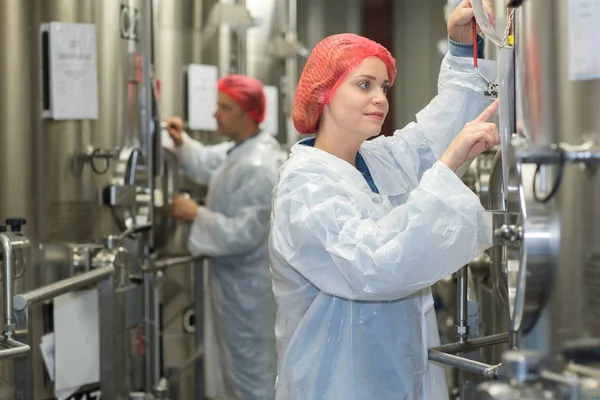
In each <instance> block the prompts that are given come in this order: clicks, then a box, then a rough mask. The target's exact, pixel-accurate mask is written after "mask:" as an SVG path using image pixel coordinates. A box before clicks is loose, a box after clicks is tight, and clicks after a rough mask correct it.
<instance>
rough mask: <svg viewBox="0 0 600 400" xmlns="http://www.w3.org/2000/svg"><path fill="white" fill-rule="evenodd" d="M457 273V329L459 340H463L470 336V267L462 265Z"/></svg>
mask: <svg viewBox="0 0 600 400" xmlns="http://www.w3.org/2000/svg"><path fill="white" fill-rule="evenodd" d="M456 275H457V278H456V279H457V287H456V295H457V302H456V303H457V307H456V329H457V334H458V340H459V341H460V342H463V341H464V340H466V339H467V338H468V337H469V325H468V322H467V289H468V281H469V268H468V267H467V266H464V267H462V268H461V269H459V270H458V272H457V273H456Z"/></svg>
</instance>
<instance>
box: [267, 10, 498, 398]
mask: <svg viewBox="0 0 600 400" xmlns="http://www.w3.org/2000/svg"><path fill="white" fill-rule="evenodd" d="M472 17H473V13H472V10H471V8H470V3H469V2H466V1H465V2H463V3H461V5H460V6H459V8H458V9H457V10H455V12H454V14H453V15H452V17H451V18H450V20H449V23H448V32H449V38H450V54H448V55H446V57H445V58H444V60H443V63H442V66H441V71H440V75H439V85H438V88H439V94H438V95H437V97H435V98H434V99H433V100H432V102H431V103H430V104H429V105H428V106H427V107H425V109H423V110H422V111H421V112H420V113H419V114H418V115H417V122H415V123H411V124H409V125H408V126H407V127H405V128H404V129H402V130H399V131H397V132H395V134H394V135H393V136H391V137H379V138H377V139H375V140H372V141H366V139H368V138H370V137H373V136H377V135H378V134H379V133H380V130H381V126H382V123H383V120H384V118H385V116H386V114H387V112H388V102H387V99H386V92H387V89H388V88H389V87H390V86H391V85H392V83H393V81H394V77H395V73H396V68H395V61H394V59H393V58H392V56H391V55H390V53H389V52H388V51H387V50H386V49H385V48H383V47H382V46H381V45H379V44H377V43H375V42H372V41H371V40H369V39H366V38H363V37H360V36H356V35H352V34H342V35H335V36H331V37H328V38H326V39H324V40H323V41H322V42H321V43H320V44H318V45H317V47H316V48H315V49H314V50H313V52H312V54H311V56H310V58H309V60H308V61H307V64H306V67H305V68H304V71H303V73H302V76H301V78H300V81H299V83H298V87H297V90H296V98H295V103H294V110H293V120H294V124H295V126H296V129H297V130H298V131H299V132H300V133H306V134H309V133H316V138H311V139H307V140H305V141H301V142H300V143H298V144H296V145H295V146H294V147H293V149H292V154H291V156H290V159H289V160H288V161H287V162H286V164H285V165H284V166H283V167H282V170H281V172H280V178H279V183H278V186H277V188H276V191H275V194H274V201H273V213H272V218H271V236H270V251H271V271H272V274H273V289H274V293H275V298H276V300H277V303H278V316H277V323H276V330H275V331H276V336H277V346H278V353H279V362H278V382H277V386H276V399H278V400H283V399H285V400H334V399H335V400H369V399H377V400H392V399H393V400H396V399H409V400H413V399H422V400H443V399H447V398H448V392H447V388H446V384H445V379H444V373H443V370H442V369H441V368H440V367H439V366H436V365H434V364H431V363H429V362H428V359H427V347H428V346H435V345H437V344H439V336H438V330H437V326H436V320H435V311H434V308H433V299H432V296H431V292H430V289H429V287H430V286H431V285H433V284H434V283H435V282H436V281H438V280H440V279H442V278H444V277H446V276H448V275H450V274H451V273H453V272H455V271H456V270H458V269H459V268H460V267H461V266H463V265H465V264H466V263H468V262H469V261H470V260H471V259H473V258H474V257H475V256H476V255H477V254H478V253H479V252H480V251H481V250H482V249H480V248H479V247H478V245H477V238H476V231H477V214H478V212H479V211H480V210H482V209H483V208H482V207H481V205H480V202H479V199H478V198H477V196H475V194H473V193H472V192H471V191H470V190H469V189H468V188H467V187H466V186H465V185H464V184H463V183H462V182H461V180H460V179H459V177H458V176H457V175H456V173H455V171H456V170H457V168H458V167H459V166H460V165H462V164H463V163H465V162H468V161H469V160H472V159H473V158H474V157H475V156H477V155H478V154H480V153H481V152H483V151H484V150H486V149H489V148H490V147H492V146H494V145H496V144H497V143H499V140H500V139H499V134H498V130H497V127H496V126H495V125H494V124H491V123H487V122H486V121H487V120H488V118H489V117H491V115H492V114H493V113H494V111H495V109H496V107H497V103H494V104H492V105H489V100H488V99H486V97H485V96H484V94H483V87H484V84H485V81H484V80H483V79H482V78H481V77H479V76H478V75H477V74H476V72H475V71H474V68H473V58H472V51H473V48H472V43H471V42H472V39H470V38H472V31H471V20H472ZM409 40H410V39H409ZM480 47H481V46H480ZM479 67H480V69H482V73H484V74H486V75H487V74H489V75H490V77H491V76H493V72H491V71H489V70H488V71H487V73H486V71H485V70H486V69H488V68H490V67H493V65H490V63H489V62H486V61H484V60H481V61H479ZM486 105H489V106H488V108H487V109H486Z"/></svg>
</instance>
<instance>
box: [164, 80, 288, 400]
mask: <svg viewBox="0 0 600 400" xmlns="http://www.w3.org/2000/svg"><path fill="white" fill-rule="evenodd" d="M264 117H265V95H264V92H263V86H262V84H261V83H260V82H259V81H257V80H256V79H253V78H250V77H247V76H243V75H229V76H227V77H225V78H223V79H221V80H220V81H219V83H218V104H217V111H216V112H215V118H216V120H217V126H218V132H219V134H220V135H223V136H225V137H227V138H228V139H230V141H229V142H227V143H224V144H220V145H216V146H203V145H202V144H201V143H199V142H197V141H194V140H192V139H191V138H190V137H189V136H187V135H185V134H184V133H183V123H182V121H181V119H179V118H171V119H169V120H167V124H168V128H169V134H170V135H171V138H172V139H173V142H174V143H175V146H176V151H177V153H178V156H179V159H180V162H181V165H182V168H183V169H184V171H186V172H188V173H189V174H190V175H191V176H192V177H193V178H195V179H196V180H197V181H199V182H201V183H205V184H206V183H208V194H207V197H206V206H205V207H202V206H198V205H197V204H196V203H195V202H193V201H191V200H189V199H187V198H185V197H183V196H181V197H176V198H175V199H174V200H173V205H172V210H171V214H172V216H173V217H174V218H178V219H183V220H187V221H190V222H193V224H192V228H191V232H190V236H189V243H188V247H189V251H190V253H192V254H193V255H203V256H207V257H209V265H210V295H211V300H212V305H213V319H214V329H215V334H216V335H215V336H216V340H217V343H218V354H219V361H220V364H221V366H222V375H223V377H224V381H225V386H226V387H225V391H226V398H227V400H272V399H273V398H274V385H275V374H276V368H277V366H276V363H277V353H276V348H275V334H274V332H273V326H274V324H275V308H276V305H275V300H274V298H273V291H272V289H271V276H270V273H269V256H268V234H269V217H270V214H271V195H272V192H273V187H274V185H275V182H276V180H277V170H278V168H279V166H280V159H281V157H280V152H281V150H280V146H279V144H278V142H277V140H275V138H273V136H272V135H271V134H269V133H267V132H261V131H260V129H259V124H260V122H262V121H263V120H264Z"/></svg>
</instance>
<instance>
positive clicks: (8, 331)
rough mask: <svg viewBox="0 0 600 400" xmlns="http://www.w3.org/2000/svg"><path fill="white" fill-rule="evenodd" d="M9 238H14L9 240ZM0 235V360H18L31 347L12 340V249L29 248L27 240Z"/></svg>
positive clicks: (13, 325) (13, 321) (13, 322)
mask: <svg viewBox="0 0 600 400" xmlns="http://www.w3.org/2000/svg"><path fill="white" fill-rule="evenodd" d="M10 236H15V237H14V238H12V239H16V240H11V237H10ZM10 236H9V235H8V234H0V249H2V255H3V260H2V261H3V267H4V276H3V279H4V282H3V286H4V287H3V290H4V292H3V297H4V299H3V300H4V318H3V320H4V335H3V337H2V338H1V339H0V348H2V349H1V350H0V360H2V359H7V358H18V357H23V356H26V355H27V354H28V353H29V352H30V351H31V347H30V346H29V345H27V344H25V343H21V342H19V341H17V340H14V339H13V336H14V333H15V332H14V331H15V319H14V318H13V313H12V308H13V302H12V301H13V299H12V294H13V289H14V283H13V270H14V265H13V249H15V248H26V247H29V239H27V238H25V237H22V236H16V235H10Z"/></svg>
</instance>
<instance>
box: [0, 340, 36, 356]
mask: <svg viewBox="0 0 600 400" xmlns="http://www.w3.org/2000/svg"><path fill="white" fill-rule="evenodd" d="M0 347H4V348H3V349H1V350H0V360H3V359H7V358H17V357H23V356H25V355H27V353H29V351H31V347H29V345H27V344H25V343H21V342H18V341H16V340H13V339H4V340H1V341H0Z"/></svg>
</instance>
